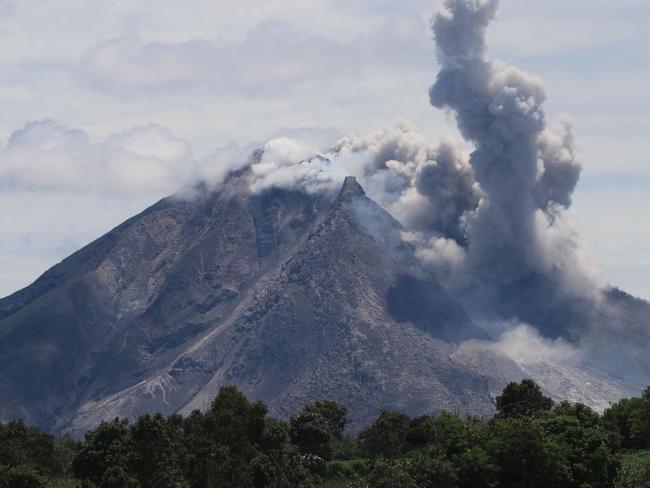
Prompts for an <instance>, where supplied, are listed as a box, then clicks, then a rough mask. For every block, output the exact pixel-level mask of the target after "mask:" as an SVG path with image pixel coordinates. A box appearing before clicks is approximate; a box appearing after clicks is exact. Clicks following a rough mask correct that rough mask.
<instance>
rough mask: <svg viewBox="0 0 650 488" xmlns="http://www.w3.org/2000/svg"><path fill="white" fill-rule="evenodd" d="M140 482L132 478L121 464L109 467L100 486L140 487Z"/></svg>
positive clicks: (100, 487)
mask: <svg viewBox="0 0 650 488" xmlns="http://www.w3.org/2000/svg"><path fill="white" fill-rule="evenodd" d="M139 487H140V483H138V481H137V480H135V479H133V478H131V477H130V476H129V475H128V474H127V473H126V471H124V470H123V469H122V468H121V467H119V466H114V467H111V468H108V469H107V470H106V471H104V475H103V476H102V481H101V483H100V484H99V488H139Z"/></svg>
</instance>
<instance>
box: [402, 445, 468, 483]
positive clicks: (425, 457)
mask: <svg viewBox="0 0 650 488" xmlns="http://www.w3.org/2000/svg"><path fill="white" fill-rule="evenodd" d="M406 471H407V472H408V473H409V475H410V477H411V478H412V479H413V480H414V481H415V482H416V484H417V486H418V487H419V488H456V487H457V486H458V473H457V470H456V468H455V467H454V465H453V464H452V463H451V462H450V461H449V460H448V459H447V458H446V457H445V456H444V455H442V454H440V453H439V452H437V450H436V449H435V448H434V447H430V448H425V449H420V450H418V451H415V452H414V453H412V454H411V455H410V456H409V458H408V464H407V466H406Z"/></svg>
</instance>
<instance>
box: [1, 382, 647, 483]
mask: <svg viewBox="0 0 650 488" xmlns="http://www.w3.org/2000/svg"><path fill="white" fill-rule="evenodd" d="M497 406H498V413H497V415H496V416H495V417H494V418H493V419H492V420H491V421H490V422H488V423H482V422H480V421H479V420H478V419H475V418H467V419H464V418H461V417H459V416H457V415H453V414H450V413H441V414H439V415H437V416H428V415H425V416H421V417H417V418H409V417H408V416H407V415H404V414H403V413H399V412H389V411H384V412H381V413H380V414H379V415H378V416H377V418H376V419H375V420H374V422H373V423H372V424H370V425H369V426H367V427H366V428H365V429H364V430H363V431H361V433H360V434H359V435H358V436H357V437H353V436H351V435H349V434H346V433H345V432H344V428H345V425H346V413H347V412H346V410H345V408H343V407H341V406H339V405H337V404H336V403H334V402H329V401H319V402H314V403H311V404H309V405H307V406H306V407H305V408H304V409H303V410H302V411H301V412H298V413H297V414H296V415H294V416H293V417H291V419H290V421H289V422H285V421H282V420H277V419H272V418H267V417H266V411H267V409H266V406H265V405H264V404H262V403H261V402H250V401H249V400H248V399H247V398H246V397H245V396H244V395H243V394H242V393H241V392H240V391H238V390H237V389H236V388H234V387H232V386H229V387H224V388H222V389H221V390H220V391H219V394H218V395H217V396H216V398H215V399H214V401H213V402H212V405H211V407H210V408H209V409H208V411H207V412H205V413H201V412H199V411H195V412H192V413H191V414H190V415H189V416H187V417H182V416H180V415H172V416H171V417H169V418H165V417H163V416H162V415H160V414H146V415H143V416H141V417H140V418H138V419H136V420H135V421H134V422H133V423H129V422H128V421H127V420H120V419H115V420H113V421H110V422H102V423H101V424H100V425H99V426H97V427H96V428H95V429H93V430H91V431H89V432H87V433H86V435H85V437H84V440H83V441H81V442H76V441H73V440H71V439H69V438H62V439H56V438H54V437H52V436H50V435H48V434H45V433H43V432H42V431H40V430H39V429H36V428H33V427H27V426H25V425H24V424H23V423H22V422H9V423H6V424H2V423H0V488H8V487H11V488H14V487H15V488H21V487H24V488H41V487H42V488H154V487H155V488H263V487H270V488H294V487H301V486H302V487H316V486H321V487H329V488H384V487H391V488H396V487H399V488H446V487H448V488H452V487H453V488H496V487H499V488H538V487H539V488H542V487H543V488H574V487H575V488H606V487H607V488H609V487H612V486H614V487H616V488H628V487H635V488H637V487H644V486H647V487H648V488H650V454H647V453H642V452H638V451H637V452H636V453H630V452H629V451H621V447H624V448H626V449H642V448H644V447H646V446H647V445H648V443H650V390H646V392H645V393H644V395H643V396H642V397H641V398H632V399H627V400H621V401H620V402H618V403H616V404H615V405H612V407H611V408H609V409H608V410H607V411H606V412H605V414H604V415H603V416H600V415H599V414H598V413H596V412H594V411H593V410H592V409H590V408H589V407H587V406H585V405H582V404H579V403H576V404H574V403H569V402H561V403H559V404H558V405H555V406H553V404H552V402H551V401H550V399H548V398H547V397H545V396H544V395H542V393H541V391H540V389H539V387H538V386H537V385H535V384H534V383H533V382H531V381H530V380H524V381H523V382H522V383H520V384H515V383H513V384H510V385H508V387H506V389H505V390H504V392H503V394H502V395H501V396H500V397H499V398H498V400H497ZM71 473H72V474H73V475H74V477H75V478H76V480H74V479H65V477H66V476H69V475H70V474H71ZM61 478H64V479H62V480H60V479H61Z"/></svg>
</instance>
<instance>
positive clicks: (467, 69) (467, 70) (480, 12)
mask: <svg viewBox="0 0 650 488" xmlns="http://www.w3.org/2000/svg"><path fill="white" fill-rule="evenodd" d="M497 5H498V1H497V0H447V1H446V2H445V5H444V8H443V9H442V10H440V11H439V12H438V13H437V14H436V15H435V16H434V18H433V20H432V28H433V31H434V35H435V40H436V45H437V54H438V59H439V62H440V66H441V69H440V71H439V73H438V76H437V79H436V82H435V84H434V85H433V86H432V87H431V89H430V92H429V95H430V101H431V104H432V105H433V106H435V107H438V108H445V109H449V110H451V111H452V112H453V113H454V114H455V115H456V120H457V123H458V127H459V129H460V131H461V134H462V135H463V137H464V138H465V139H466V140H467V141H470V142H471V143H472V144H473V145H474V147H475V150H474V151H473V152H472V153H471V155H470V159H469V163H470V165H471V166H472V168H473V169H474V176H475V178H476V181H477V183H478V184H479V185H480V188H481V189H482V191H483V192H484V193H485V197H484V199H483V200H482V202H481V205H480V207H479V208H478V210H477V212H476V214H475V215H474V217H473V219H472V221H471V222H470V223H469V225H468V243H469V244H468V249H467V260H468V261H467V265H468V268H469V269H470V270H471V272H472V275H473V276H474V277H476V278H478V279H479V280H481V281H482V282H484V284H487V285H489V286H491V287H492V288H493V289H494V291H495V292H496V293H497V294H499V293H501V295H502V296H501V297H500V298H504V297H503V295H504V294H509V293H512V292H514V291H515V290H517V291H519V290H521V287H522V286H524V287H525V288H528V289H530V291H531V294H530V295H531V296H533V295H534V296H536V297H541V298H543V299H544V300H545V301H547V302H548V301H551V302H558V301H562V300H566V299H569V298H575V297H585V296H588V295H592V294H593V293H594V292H595V290H597V289H598V287H599V285H600V284H599V281H598V280H597V279H596V278H595V277H594V273H593V272H592V270H591V268H590V267H589V266H585V262H584V259H583V257H582V256H581V253H580V249H579V247H578V246H577V244H576V241H575V233H574V232H572V231H571V229H570V227H569V226H568V224H567V222H566V220H565V218H564V216H563V210H564V209H565V208H567V207H569V206H570V204H571V194H572V193H573V190H574V188H575V186H576V183H577V181H578V178H579V175H580V165H579V164H578V163H577V162H576V159H575V156H574V151H573V146H572V144H573V139H572V134H571V128H570V127H569V126H568V125H566V124H560V125H558V126H557V127H556V128H553V129H548V128H547V127H546V118H545V114H544V110H543V102H544V100H545V97H546V95H545V91H544V86H543V83H542V82H541V80H540V79H538V78H537V77H534V76H531V75H529V74H527V73H524V72H522V71H520V70H518V69H517V68H514V67H511V66H501V65H498V64H496V63H492V62H489V61H487V60H486V59H485V30H486V27H487V25H488V24H489V22H490V21H491V20H492V19H493V18H494V16H495V14H496V9H497ZM533 290H534V293H532V292H533ZM550 304H551V303H549V305H550Z"/></svg>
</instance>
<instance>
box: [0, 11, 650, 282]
mask: <svg viewBox="0 0 650 488" xmlns="http://www.w3.org/2000/svg"><path fill="white" fill-rule="evenodd" d="M439 3H440V2H437V1H434V2H432V1H431V0H404V1H400V2H395V1H388V0H380V1H376V2H367V1H365V0H350V1H343V0H336V1H331V0H327V1H325V0H313V1H309V2H305V1H304V0H264V1H262V0H250V1H247V2H236V1H230V0H225V1H220V2H211V1H208V0H187V1H185V2H175V1H172V0H141V1H138V2H132V1H125V0H107V1H99V0H87V1H85V2H79V1H77V0H58V1H56V2H42V1H39V0H21V1H20V2H16V1H10V0H9V1H8V0H4V1H2V0H0V16H1V18H0V40H1V41H2V42H0V69H2V72H3V76H2V79H0V104H1V106H2V112H3V114H2V115H3V116H2V117H1V118H0V139H8V138H9V136H10V135H11V134H12V133H14V132H15V131H16V130H17V129H18V128H20V127H23V126H24V125H25V124H26V123H27V122H28V121H32V120H42V119H54V120H57V121H59V122H64V123H65V124H67V125H68V126H70V127H79V128H81V129H82V130H83V133H84V134H85V136H86V138H87V139H88V141H87V142H83V141H81V140H80V139H83V138H80V139H79V140H77V139H75V137H71V139H65V138H64V139H65V140H66V141H67V142H66V143H65V144H64V145H65V148H60V149H59V150H58V151H59V153H58V154H57V155H56V157H55V156H54V155H47V157H43V161H45V162H44V163H41V162H39V161H32V162H31V165H33V166H34V167H33V168H31V169H29V170H26V169H25V168H24V165H23V166H20V169H21V171H23V174H22V175H18V174H17V173H16V170H12V176H11V177H12V178H17V179H18V180H20V181H21V182H20V184H21V185H23V187H24V188H26V187H27V186H30V185H31V186H30V187H31V188H32V190H31V191H32V193H33V197H32V198H31V199H26V200H25V201H23V200H21V206H16V207H15V217H14V219H16V220H20V219H27V220H28V217H27V214H29V212H30V210H29V207H30V206H33V207H34V208H40V209H41V210H40V211H41V212H43V213H44V214H48V212H50V210H49V209H48V208H46V205H45V204H43V201H44V200H43V199H44V198H45V196H44V195H43V193H42V191H43V189H42V188H43V185H45V186H46V187H48V186H49V190H47V191H48V192H49V193H50V194H51V193H52V192H56V191H58V190H55V189H54V186H55V185H54V183H53V182H58V183H56V184H57V185H58V188H71V187H73V188H77V189H80V188H82V187H83V186H84V183H85V184H86V185H85V186H86V189H87V190H88V191H91V192H94V191H100V190H99V189H101V191H104V192H113V193H111V195H112V196H111V197H110V198H111V199H113V200H112V201H116V200H115V199H119V198H131V197H133V196H134V194H135V192H136V189H140V188H142V187H143V180H145V179H147V178H146V177H142V176H137V173H134V174H133V175H132V176H129V178H127V181H124V177H123V176H122V177H121V176H120V175H121V174H123V172H121V171H119V168H120V167H121V168H123V169H124V166H120V165H118V164H117V162H115V165H116V166H114V167H113V170H112V172H110V175H111V176H110V178H108V182H104V181H98V180H97V178H95V177H92V178H89V179H88V180H87V181H84V182H82V183H80V182H79V178H78V177H75V174H74V171H72V170H70V168H83V171H88V172H89V175H90V176H92V175H96V174H103V175H105V174H107V173H106V172H107V171H108V170H107V169H105V168H103V169H100V170H98V169H97V167H98V166H97V165H96V164H95V165H94V166H93V164H89V163H84V164H82V163H81V162H80V160H79V158H77V159H74V158H72V156H70V155H69V154H68V155H67V156H65V157H64V154H67V153H66V152H65V151H67V150H68V149H71V150H72V149H74V150H75V151H77V154H90V155H97V154H103V155H104V156H103V157H105V158H108V156H107V155H110V154H113V155H115V154H116V152H115V150H114V148H113V149H111V148H109V147H108V146H109V144H108V141H109V140H110V139H111V137H112V136H113V135H115V134H118V133H121V132H124V131H127V132H128V131H130V128H132V127H146V126H147V125H148V124H149V123H150V122H151V121H154V122H155V123H157V124H158V125H160V126H162V127H165V128H167V129H168V130H169V131H170V132H171V133H172V139H173V138H176V139H179V140H184V141H187V143H188V144H191V148H192V151H191V152H192V153H193V154H194V160H196V161H198V163H197V162H196V161H195V162H194V164H198V165H199V166H200V167H199V169H198V171H199V173H201V174H209V175H210V176H211V178H213V179H215V180H217V181H218V179H219V178H220V177H221V174H222V169H221V166H220V164H221V163H223V164H224V165H227V164H235V161H238V160H239V159H240V158H241V155H242V154H245V153H246V152H247V149H249V148H250V145H249V142H250V141H265V140H269V139H271V138H277V137H279V136H281V135H282V134H275V135H274V133H275V132H276V131H277V129H278V128H280V127H287V128H289V129H290V128H292V127H330V128H332V129H333V132H336V133H337V134H348V133H353V132H356V133H367V132H369V131H372V130H377V129H380V128H382V127H385V126H386V125H387V124H389V123H390V121H392V120H394V119H395V118H397V117H398V116H404V117H406V118H408V119H410V120H412V121H413V122H415V123H416V124H417V125H418V126H419V127H421V128H422V130H424V132H425V135H426V136H428V137H430V139H431V140H436V139H437V138H438V137H439V136H440V134H442V133H443V132H444V131H445V122H446V121H445V118H444V116H443V115H442V114H440V113H438V112H436V111H434V110H432V109H431V108H429V107H427V104H426V90H427V87H428V85H429V84H430V81H431V78H432V76H433V74H434V73H435V69H436V67H435V64H434V60H433V58H434V56H433V48H432V46H433V44H432V42H431V40H430V36H429V33H428V31H427V25H426V24H427V21H428V19H429V17H430V16H431V13H432V11H433V9H434V8H435V7H436V5H437V4H439ZM587 3H588V5H587ZM587 3H585V1H584V0H549V1H546V2H536V3H535V2H522V1H520V0H501V9H500V12H499V21H498V22H496V23H494V24H493V25H492V26H491V27H490V31H489V33H488V36H489V49H490V53H491V55H493V56H495V57H498V58H502V59H506V60H508V61H516V62H517V64H522V65H523V66H524V67H525V68H526V69H527V70H528V71H532V72H537V73H540V74H542V75H543V76H544V78H545V79H546V80H547V82H548V86H549V95H550V98H549V101H548V104H547V107H548V108H549V116H550V118H554V115H556V114H557V112H559V111H563V112H569V113H570V114H571V115H572V119H573V121H574V128H575V133H576V144H577V147H578V149H579V154H580V160H581V161H583V162H584V165H585V171H586V172H587V173H588V172H589V171H591V169H592V168H593V169H597V170H598V171H599V172H601V173H603V174H610V173H614V172H623V171H625V172H628V173H630V174H638V173H642V172H645V173H647V168H650V160H649V159H648V154H650V151H648V144H647V133H648V129H649V128H650V127H649V126H648V121H649V120H650V119H648V117H647V113H646V112H647V103H646V102H647V89H646V86H647V78H648V76H649V75H650V69H649V68H648V67H647V63H642V62H640V61H639V60H643V59H646V58H647V54H648V50H649V48H648V43H647V42H645V39H646V38H647V34H646V30H647V29H646V26H647V25H648V21H649V18H650V8H648V2H647V0H620V1H617V2H616V3H615V4H613V3H612V2H611V1H610V0H590V1H589V2H587ZM8 6H10V7H11V8H10V9H4V10H3V8H5V7H8ZM53 19H55V20H56V22H54V21H53ZM274 25H275V26H276V31H274V30H273V29H272V27H273V26H274ZM260 26H262V27H260ZM265 26H266V27H265ZM278 26H280V27H278ZM278 29H279V31H278ZM515 35H517V36H520V37H518V38H517V42H512V39H513V38H514V36H515ZM229 50H232V53H231V52H229ZM211 53H214V56H212V57H211ZM233 53H236V54H237V55H238V56H239V57H240V59H235V58H234V54H233ZM100 54H101V56H100ZM95 55H97V56H95ZM513 57H521V59H514V60H513V59H512V58H513ZM91 61H92V62H91ZM237 63H239V64H237ZM228 65H230V66H231V68H232V70H231V71H230V72H226V73H224V70H223V66H228ZM263 70H266V71H267V73H266V75H265V76H260V73H261V72H262V71H263ZM585 78H588V81H589V83H587V86H585V83H584V79H585ZM206 80H207V81H206ZM284 135H288V137H292V135H291V134H284ZM296 138H299V139H302V137H296ZM74 141H76V142H74ZM231 143H232V144H231ZM317 146H318V147H322V145H321V144H320V143H319V144H317ZM179 147H180V146H179ZM215 147H222V149H219V150H218V151H215V150H214V148H215ZM2 151H3V158H4V157H5V154H4V151H6V148H5V149H2ZM84 151H86V152H85V153H84ZM127 152H128V153H129V157H130V158H131V159H130V161H131V162H130V163H129V164H134V165H135V166H134V167H136V168H140V169H142V170H144V169H145V168H146V167H147V165H148V164H151V165H153V167H154V169H155V171H154V172H153V173H152V175H153V176H152V181H154V182H157V183H155V184H154V185H153V186H152V187H151V188H153V187H156V188H157V190H156V191H162V190H163V189H164V188H168V187H167V182H168V176H169V175H170V174H175V175H177V176H178V175H179V174H180V175H181V176H182V175H187V174H188V173H187V172H186V168H184V169H174V170H171V169H169V166H166V165H167V164H168V163H169V161H167V162H165V159H164V158H162V160H160V158H158V157H151V155H147V156H142V155H137V154H131V152H130V151H127ZM25 154H28V152H27V151H26V152H25ZM205 154H210V155H211V156H210V157H209V158H207V159H206V158H204V157H203V155H205ZM31 156H34V157H35V156H39V158H40V157H41V156H43V155H42V154H41V153H38V152H36V151H34V152H32V153H31ZM31 156H30V157H31ZM158 156H159V155H158ZM3 161H4V159H3ZM26 161H27V160H24V161H23V163H26ZM75 161H76V162H75ZM91 161H96V159H91ZM106 161H110V158H108V159H106V160H104V163H106ZM226 161H230V163H226ZM46 163H47V164H49V165H50V166H48V165H47V164H46ZM181 166H182V165H181ZM52 167H56V168H60V169H61V171H60V173H61V174H58V175H52V180H51V182H45V183H43V182H42V181H41V180H39V179H38V178H39V177H38V174H39V172H40V173H41V174H43V173H42V172H43V171H47V168H50V169H51V168H52ZM92 167H94V169H92V170H91V168H92ZM174 167H175V166H174ZM64 168H68V169H67V170H65V169H64ZM165 168H167V169H165ZM0 171H4V172H5V173H3V175H5V174H8V173H6V171H7V170H6V168H4V169H0ZM57 171H58V170H57ZM156 174H157V175H158V176H155V175H156ZM189 174H191V171H190V173H189ZM75 178H76V179H75ZM181 179H182V178H181ZM130 185H132V186H130ZM37 188H40V189H39V190H38V191H37V190H36V189H37ZM625 188H626V187H623V188H618V187H617V188H612V189H611V191H612V192H613V194H614V195H615V198H616V195H619V196H620V195H624V194H625V193H626V190H625ZM75 191H78V190H75ZM116 192H119V193H116ZM581 192H582V189H581V188H580V186H579V187H578V190H577V193H576V199H577V200H579V199H580V195H581V194H582V193H581ZM10 195H11V193H10V192H9V190H8V189H7V180H6V179H4V176H3V182H2V187H1V188H0V197H1V198H3V201H4V202H5V203H6V202H7V199H10V198H12V197H11V196H10ZM77 195H81V194H80V193H78V194H77ZM157 196H159V194H155V192H154V194H152V195H151V196H150V197H147V198H146V199H144V200H145V201H151V200H152V199H153V198H156V197H157ZM160 196H162V195H160ZM77 198H82V197H81V196H77ZM623 200H625V199H623ZM625 201H627V200H625ZM631 204H632V203H631V202H630V205H631ZM67 205H68V207H67V210H65V211H66V212H67V213H69V214H70V215H74V214H78V217H79V220H83V219H84V215H83V214H82V213H81V212H80V210H79V208H80V207H81V206H82V205H83V204H81V203H79V202H77V203H75V200H74V198H72V197H71V198H70V199H69V200H67ZM644 205H645V203H644ZM97 208H98V210H99V209H100V207H97ZM646 208H647V205H646ZM63 211H64V206H63V204H61V206H59V207H57V213H54V211H52V214H50V218H51V219H53V220H54V221H56V219H58V218H59V214H60V213H61V212H63ZM604 211H606V212H607V213H606V214H604V215H605V217H603V218H604V219H606V220H608V221H614V222H621V226H622V225H627V224H623V222H629V220H628V219H626V218H623V217H625V215H627V214H628V212H631V213H635V211H634V210H633V209H630V208H627V207H624V206H617V207H615V208H614V207H610V208H607V209H605V210H604ZM131 213H132V208H131V207H129V208H127V207H124V209H123V212H122V214H121V218H127V217H128V216H129V215H130V214H131ZM578 217H579V218H582V215H578ZM33 225H34V226H37V225H40V224H39V223H38V222H36V221H34V222H33ZM88 225H90V224H88ZM629 225H631V226H633V230H634V233H635V237H634V239H632V237H631V236H630V240H626V241H625V246H626V247H625V249H626V253H625V255H626V256H627V255H639V254H640V253H642V251H643V249H645V247H647V246H645V244H644V243H645V242H647V240H648V238H650V229H648V227H647V225H645V224H644V223H642V224H640V225H639V224H636V223H630V224H629ZM583 227H584V226H583ZM88 228H89V229H90V227H88ZM599 228H600V229H602V230H601V231H599V232H600V234H598V235H595V234H594V235H593V236H592V235H591V234H590V235H589V239H588V241H589V242H588V244H591V241H594V242H596V243H598V242H599V241H606V240H607V239H608V237H607V230H606V229H605V228H604V226H601V227H599ZM4 229H6V230H5V233H6V235H10V234H11V232H12V231H11V230H10V229H9V228H8V227H6V228H4ZM4 229H3V230H4ZM103 229H104V230H107V229H108V222H106V223H105V227H104V228H103ZM101 231H102V228H100V227H97V228H95V227H93V232H95V235H99V234H100V233H101ZM74 232H76V233H79V232H81V228H75V230H74ZM630 233H632V231H630V232H628V233H626V234H625V235H629V234H630ZM52 239H58V237H55V236H54V234H52ZM3 240H6V238H5V235H3ZM82 241H83V239H80V240H79V241H78V242H82ZM594 249H595V250H596V254H597V256H598V257H599V258H600V259H601V260H602V261H603V262H604V266H605V269H606V270H607V271H608V273H615V277H616V280H613V281H615V283H616V284H620V285H621V286H624V287H625V286H627V284H628V283H630V286H632V287H633V288H634V289H635V290H638V289H640V286H641V285H640V284H639V283H638V278H635V277H636V276H637V274H638V273H637V272H636V271H635V270H632V269H629V268H625V267H624V266H623V265H620V266H618V265H617V263H620V262H622V260H623V253H618V254H617V253H615V252H613V251H610V250H609V248H608V250H606V251H605V250H602V247H600V246H595V247H594ZM612 249H613V248H612ZM21 255H22V254H21V251H20V250H19V252H18V253H17V254H16V258H15V259H16V260H17V261H16V262H20V259H21ZM57 256H58V257H59V258H60V257H63V255H62V254H57ZM625 266H627V265H625ZM612 270H614V271H612ZM1 279H2V280H4V278H1Z"/></svg>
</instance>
